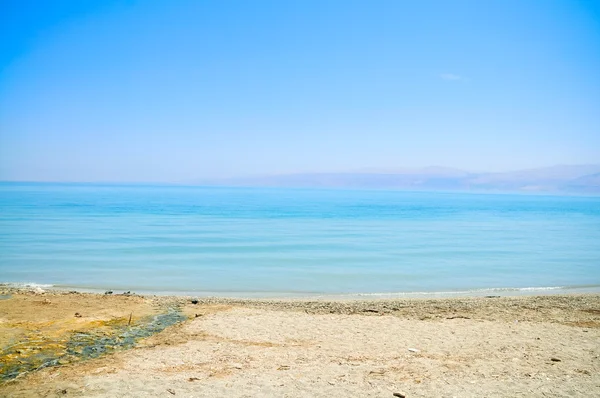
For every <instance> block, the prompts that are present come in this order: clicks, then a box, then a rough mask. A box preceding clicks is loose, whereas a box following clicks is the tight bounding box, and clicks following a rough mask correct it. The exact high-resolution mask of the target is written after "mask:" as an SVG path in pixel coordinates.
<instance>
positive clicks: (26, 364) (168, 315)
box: [0, 307, 187, 382]
mask: <svg viewBox="0 0 600 398" xmlns="http://www.w3.org/2000/svg"><path fill="white" fill-rule="evenodd" d="M185 319H187V318H186V316H185V315H184V314H182V312H181V310H180V308H178V307H172V308H169V309H168V310H166V312H164V313H161V314H158V315H154V316H148V317H145V318H143V319H141V320H138V321H137V322H136V323H135V324H129V322H127V320H125V319H116V320H111V321H104V322H100V323H99V322H97V321H96V322H97V323H98V326H99V327H97V328H92V329H90V330H88V331H84V332H83V331H72V332H70V333H66V334H62V335H60V336H58V337H57V338H52V337H48V336H45V335H41V334H39V333H38V334H35V333H34V334H32V335H30V336H28V338H26V339H24V340H21V341H16V342H11V344H9V345H8V346H5V347H0V382H5V381H8V380H11V379H14V378H16V377H18V376H20V375H22V374H25V373H28V372H31V371H36V370H39V369H42V368H45V367H49V366H58V365H64V364H68V363H73V362H77V361H82V360H87V359H91V358H97V357H99V356H101V355H103V354H107V353H111V352H114V351H118V350H123V349H129V348H132V347H134V346H135V345H136V343H137V342H138V341H139V340H140V339H142V338H145V337H149V336H152V335H154V334H156V333H159V332H161V331H163V330H164V329H166V328H167V327H169V326H172V325H174V324H176V323H179V322H182V321H184V320H185Z"/></svg>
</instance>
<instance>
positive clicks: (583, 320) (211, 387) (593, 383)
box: [0, 289, 600, 397]
mask: <svg viewBox="0 0 600 398" xmlns="http://www.w3.org/2000/svg"><path fill="white" fill-rule="evenodd" d="M0 294H7V295H10V297H8V296H6V297H5V298H4V299H3V300H0V344H2V348H4V351H3V357H2V358H0V359H1V360H2V361H4V362H3V364H7V363H8V362H9V361H13V362H14V361H18V360H20V359H21V360H23V358H24V357H23V355H25V354H26V353H27V352H28V351H27V347H26V345H22V346H19V347H18V348H19V351H20V354H18V353H16V352H13V351H15V350H16V348H15V347H13V348H11V349H6V347H7V346H9V345H10V344H13V345H14V344H15V343H14V342H15V341H34V340H35V339H34V338H32V334H35V333H37V334H35V336H37V337H36V338H37V341H38V343H36V344H38V345H43V344H42V343H39V341H42V342H43V341H45V344H50V342H51V341H55V342H59V343H60V342H61V341H62V342H64V341H67V340H68V339H69V336H71V335H72V334H73V333H76V332H78V331H79V332H82V331H84V332H89V331H97V330H103V328H110V327H111V325H114V324H117V325H120V326H121V327H130V326H128V325H136V324H138V323H139V322H142V320H143V319H148V317H149V316H152V315H155V314H159V313H161V312H164V311H165V309H166V308H171V307H173V306H176V307H178V308H179V310H180V311H181V312H182V313H183V314H185V315H186V316H187V317H188V320H186V321H184V322H182V323H179V324H177V325H174V326H171V327H169V328H167V329H165V330H163V331H162V332H160V333H158V334H155V335H153V336H151V337H148V338H145V339H142V340H140V341H139V342H138V344H137V346H136V348H133V349H128V350H117V351H115V352H112V353H109V354H106V355H103V356H101V357H99V358H95V359H89V360H84V361H75V362H70V363H69V361H66V363H65V364H64V365H61V366H54V367H47V368H43V369H40V370H37V371H32V372H28V373H26V374H23V375H21V376H19V377H17V378H15V379H13V380H9V381H7V382H4V383H3V384H1V385H0V396H3V397H39V396H50V397H53V396H61V397H63V396H66V397H71V396H75V397H171V396H175V397H331V396H350V397H393V396H394V393H396V394H397V395H396V396H406V397H518V396H523V397H565V396H571V397H593V396H600V295H597V294H589V295H572V296H563V295H561V296H535V297H488V298H486V297H481V298H461V299H402V300H370V301H359V300H352V301H335V302H331V301H330V302H328V301H321V300H314V301H306V300H304V301H302V300H285V301H276V300H262V301H261V300H228V299H200V300H199V301H198V302H197V303H196V304H193V303H192V302H191V300H190V299H189V298H176V297H150V296H148V297H141V296H135V295H134V296H124V295H97V294H82V293H60V292H45V293H40V292H38V293H35V292H26V291H22V290H19V291H17V290H14V289H12V290H10V289H8V290H6V289H5V291H4V292H0ZM75 313H77V314H78V315H77V316H75ZM132 314H133V315H132ZM130 316H131V317H132V321H129V317H130ZM106 333H110V332H106ZM44 339H45V340H44ZM59 343H56V346H57V348H56V349H57V350H60V349H61V348H60V344H59ZM34 348H35V347H34ZM24 353H25V354H24ZM19 355H21V357H19ZM19 358H20V359H19Z"/></svg>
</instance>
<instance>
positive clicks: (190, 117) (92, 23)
mask: <svg viewBox="0 0 600 398" xmlns="http://www.w3.org/2000/svg"><path fill="white" fill-rule="evenodd" d="M0 37H1V38H2V40H0V179H2V180H36V181H156V182H161V181H164V182H181V181H189V180H193V179H194V178H205V177H222V176H238V175H253V174H278V173H293V172H310V171H352V170H358V169H363V168H385V169H393V168H401V167H420V166H428V165H443V166H450V167H457V168H463V169H470V170H475V171H483V170H489V171H500V170H512V169H520V168H528V167H536V166H546V165H554V164H586V163H599V162H600V2H598V1H575V0H565V1H559V0H501V1H495V0H486V1H475V0H473V1H451V0H445V1H429V0H419V1H416V0H415V1H396V0H394V1H378V0H375V1H351V0H342V1H334V0H318V1H310V0H302V1H300V0H298V1H292V0H290V1H275V0H274V1H262V0H257V1H241V0H240V1H231V0H222V1H216V0H215V1H191V0H189V1H188V0H164V1H158V0H156V1H151V0H148V1H132V0H130V1H107V0H101V1H100V0H97V1H96V0H88V1H84V0H81V1H80V0H72V1H64V0H63V1H61V0H56V1H43V0H39V1H31V0H2V1H0Z"/></svg>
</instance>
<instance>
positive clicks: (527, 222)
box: [0, 183, 600, 297]
mask: <svg viewBox="0 0 600 398" xmlns="http://www.w3.org/2000/svg"><path fill="white" fill-rule="evenodd" d="M0 282H4V283H11V284H40V285H52V286H55V287H59V288H67V289H79V290H100V291H104V290H109V289H110V290H113V291H115V293H118V292H121V291H132V292H138V293H142V292H144V293H157V294H164V293H170V294H173V293H175V294H195V295H220V296H242V297H257V296H258V297H262V296H266V297H273V296H275V297H279V296H281V297H283V296H320V295H336V296H345V295H350V296H352V295H365V296H370V295H371V296H373V297H385V296H403V295H408V296H410V295H411V294H417V295H428V294H430V295H435V294H445V295H451V294H461V295H462V294H472V295H477V294H496V293H506V292H509V293H511V294H512V293H515V294H518V293H522V292H544V291H551V290H558V291H564V290H567V291H599V290H600V198H599V197H569V196H541V195H508V194H469V193H429V192H398V191H366V190H321V189H274V188H272V189H267V188H212V187H185V186H140V185H136V186H132V185H97V184H96V185H92V184H34V183H1V184H0Z"/></svg>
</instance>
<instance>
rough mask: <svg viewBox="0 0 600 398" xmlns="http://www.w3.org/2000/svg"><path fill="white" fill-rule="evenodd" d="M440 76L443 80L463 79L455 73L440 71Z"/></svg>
mask: <svg viewBox="0 0 600 398" xmlns="http://www.w3.org/2000/svg"><path fill="white" fill-rule="evenodd" d="M440 77H441V78H442V79H444V80H464V79H463V77H462V76H459V75H455V74H454V73H442V74H441V75H440Z"/></svg>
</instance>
